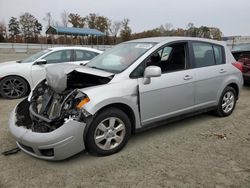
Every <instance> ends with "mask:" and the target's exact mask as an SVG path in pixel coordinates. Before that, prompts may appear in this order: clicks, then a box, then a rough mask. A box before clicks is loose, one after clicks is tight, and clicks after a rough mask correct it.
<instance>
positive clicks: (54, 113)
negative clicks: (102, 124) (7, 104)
mask: <svg viewBox="0 0 250 188" xmlns="http://www.w3.org/2000/svg"><path fill="white" fill-rule="evenodd" d="M111 79H112V76H111V77H102V76H97V75H93V74H89V73H84V72H79V71H77V70H75V69H73V70H70V71H69V70H67V69H66V70H62V71H58V70H55V69H54V68H50V69H48V70H47V76H46V79H45V80H43V81H42V82H40V83H39V84H38V85H37V86H36V87H35V89H34V90H33V91H32V92H31V94H30V96H29V98H28V101H26V103H25V108H22V109H25V110H24V112H23V113H24V114H22V115H19V117H18V119H19V121H18V122H25V126H26V127H27V128H30V129H32V131H34V132H51V131H53V130H55V129H57V128H58V127H60V126H61V125H62V124H63V123H64V122H65V121H66V120H67V119H73V120H75V121H79V122H86V118H87V117H88V116H90V114H89V113H88V112H87V111H86V110H85V109H84V108H82V107H83V106H84V105H85V104H86V103H88V102H89V101H90V99H89V98H88V96H87V95H86V94H84V93H83V92H81V91H80V90H79V89H78V88H86V87H92V86H97V85H101V84H106V83H108V82H109V81H110V80H111ZM27 106H29V107H28V108H27ZM29 118H30V119H29ZM20 124H21V123H20ZM22 126H24V124H22Z"/></svg>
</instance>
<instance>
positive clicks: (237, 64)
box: [232, 61, 243, 72]
mask: <svg viewBox="0 0 250 188" xmlns="http://www.w3.org/2000/svg"><path fill="white" fill-rule="evenodd" d="M232 64H233V66H235V67H236V68H237V69H239V70H240V71H241V72H243V64H242V63H240V62H238V61H236V62H235V63H232Z"/></svg>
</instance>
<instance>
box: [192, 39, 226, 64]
mask: <svg viewBox="0 0 250 188" xmlns="http://www.w3.org/2000/svg"><path fill="white" fill-rule="evenodd" d="M192 47H193V52H194V61H195V67H196V68H199V67H207V66H212V65H221V64H224V63H225V58H224V57H225V55H224V49H223V46H219V45H214V44H209V43H203V42H193V43H192Z"/></svg>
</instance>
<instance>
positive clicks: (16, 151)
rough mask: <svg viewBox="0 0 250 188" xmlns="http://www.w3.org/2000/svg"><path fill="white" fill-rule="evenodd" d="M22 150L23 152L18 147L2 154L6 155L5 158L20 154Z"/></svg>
mask: <svg viewBox="0 0 250 188" xmlns="http://www.w3.org/2000/svg"><path fill="white" fill-rule="evenodd" d="M20 150H21V149H20V148H18V147H16V148H13V149H11V150H8V151H4V152H2V154H3V155H5V156H8V155H12V154H16V153H18V152H19V151H20Z"/></svg>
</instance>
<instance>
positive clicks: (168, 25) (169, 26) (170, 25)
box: [164, 23, 173, 31]
mask: <svg viewBox="0 0 250 188" xmlns="http://www.w3.org/2000/svg"><path fill="white" fill-rule="evenodd" d="M172 27H173V25H172V24H171V23H165V27H164V28H165V30H166V31H170V30H171V29H172Z"/></svg>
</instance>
